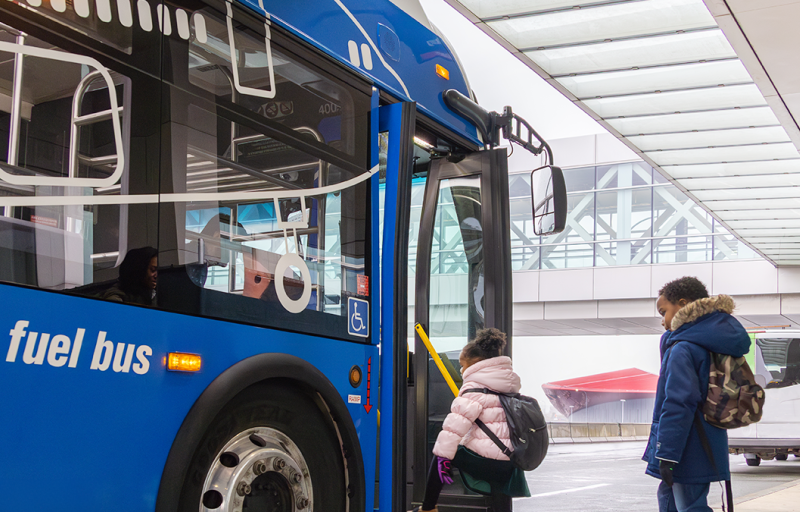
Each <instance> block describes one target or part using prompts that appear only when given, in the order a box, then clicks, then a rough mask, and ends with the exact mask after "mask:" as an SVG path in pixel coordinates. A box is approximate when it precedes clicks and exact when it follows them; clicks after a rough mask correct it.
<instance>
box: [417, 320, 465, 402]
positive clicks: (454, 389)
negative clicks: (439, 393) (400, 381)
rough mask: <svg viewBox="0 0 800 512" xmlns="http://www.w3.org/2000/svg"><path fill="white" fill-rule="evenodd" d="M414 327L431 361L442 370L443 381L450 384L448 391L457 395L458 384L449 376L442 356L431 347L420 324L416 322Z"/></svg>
mask: <svg viewBox="0 0 800 512" xmlns="http://www.w3.org/2000/svg"><path fill="white" fill-rule="evenodd" d="M414 329H415V330H416V331H417V334H419V338H420V339H421V340H422V343H424V344H425V348H427V349H428V353H429V354H430V355H431V357H432V358H433V361H434V362H435V363H436V367H437V368H439V371H440V372H442V377H444V380H445V382H447V385H448V386H450V391H452V392H453V395H455V396H458V386H456V383H455V381H454V380H453V377H451V376H450V372H448V371H447V369H446V368H445V367H444V363H443V362H442V358H441V357H439V354H437V353H436V351H435V350H434V349H433V344H432V343H431V340H430V339H429V338H428V335H427V334H425V329H423V328H422V324H420V323H419V322H417V323H416V324H415V325H414Z"/></svg>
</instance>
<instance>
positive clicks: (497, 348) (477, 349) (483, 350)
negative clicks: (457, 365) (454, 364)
mask: <svg viewBox="0 0 800 512" xmlns="http://www.w3.org/2000/svg"><path fill="white" fill-rule="evenodd" d="M505 346H506V334H505V333H504V332H502V331H501V330H499V329H495V328H494V327H492V328H490V329H481V330H480V331H478V334H476V335H475V338H474V339H472V341H470V342H469V343H467V344H466V345H465V346H464V357H466V358H467V359H479V360H484V359H489V358H490V357H497V356H501V355H503V347H505Z"/></svg>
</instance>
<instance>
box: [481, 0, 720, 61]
mask: <svg viewBox="0 0 800 512" xmlns="http://www.w3.org/2000/svg"><path fill="white" fill-rule="evenodd" d="M488 25H489V26H490V27H491V28H493V29H494V30H495V31H497V33H498V34H500V35H501V36H503V37H504V38H505V39H506V40H507V41H509V42H510V43H511V44H513V45H514V46H516V47H517V48H521V49H540V48H546V47H548V46H557V45H566V44H575V43H582V42H587V41H604V40H607V39H611V40H614V39H619V38H628V37H637V36H645V35H651V34H659V33H665V32H674V31H677V30H692V29H698V28H706V27H715V26H716V25H717V24H716V22H715V21H714V17H713V16H711V13H709V12H708V9H707V8H706V6H705V4H703V2H702V1H700V0H644V1H641V2H624V3H619V4H610V5H607V6H604V7H602V8H594V9H573V10H569V11H560V12H555V13H552V14H546V15H537V16H522V17H515V18H511V19H502V20H499V21H490V22H488Z"/></svg>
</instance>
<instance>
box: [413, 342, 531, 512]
mask: <svg viewBox="0 0 800 512" xmlns="http://www.w3.org/2000/svg"><path fill="white" fill-rule="evenodd" d="M505 345H506V335H505V334H504V333H502V332H501V331H499V330H497V329H483V330H481V331H478V334H477V336H476V337H475V339H473V340H472V341H470V342H469V343H467V345H466V346H465V347H464V348H463V349H462V350H461V355H460V356H459V358H458V361H459V363H461V375H462V376H463V378H464V383H463V384H462V385H461V390H460V392H459V394H458V396H457V397H456V398H455V400H453V404H452V405H451V406H450V411H451V412H450V414H448V415H447V418H446V419H445V420H444V424H443V425H442V431H441V432H440V433H439V437H438V438H437V439H436V444H435V445H434V447H433V454H434V458H433V461H432V464H431V468H430V471H429V473H428V484H427V487H426V489H425V499H424V500H423V502H422V507H421V509H422V511H424V512H428V511H431V510H436V502H437V501H438V498H439V493H440V492H441V490H442V486H443V485H444V484H445V483H448V484H449V483H452V481H453V478H452V470H451V461H453V459H456V460H455V463H454V465H455V466H456V467H459V468H461V470H462V472H463V471H464V470H463V468H462V467H461V466H460V464H459V461H460V460H466V459H470V463H472V464H475V463H476V461H477V463H478V464H481V463H482V461H484V462H483V463H484V464H486V465H489V466H491V467H492V473H493V474H498V475H503V476H501V477H500V478H503V479H506V478H508V479H511V478H512V476H511V475H512V473H513V472H514V471H517V472H519V473H521V472H520V471H519V470H515V469H514V466H513V464H512V463H511V461H510V460H509V458H508V457H507V456H506V455H505V454H504V453H503V452H502V451H501V450H500V448H498V446H497V445H496V444H495V443H494V441H492V440H491V439H490V438H489V436H487V435H486V433H485V432H484V431H483V430H481V429H480V428H479V427H478V426H477V425H476V424H475V420H476V419H480V420H481V421H483V423H485V424H486V426H487V427H488V428H489V429H490V430H491V431H492V432H493V433H494V434H495V435H496V436H497V437H498V438H500V440H501V441H502V442H503V444H505V445H506V446H508V447H509V448H510V449H512V450H513V447H512V445H511V440H510V434H509V429H508V423H507V422H506V415H505V412H503V407H502V406H501V405H500V398H499V397H498V396H497V395H493V394H484V393H465V391H466V390H468V389H475V388H477V389H482V388H489V389H491V390H493V391H498V392H501V393H518V392H519V389H520V381H519V376H518V375H517V374H516V373H514V370H513V369H512V367H511V358H510V357H508V356H504V355H502V351H503V347H505ZM456 454H458V457H456ZM515 476H517V477H519V475H518V474H517V475H515ZM522 478H523V483H522V485H525V484H524V475H523V476H522ZM492 489H493V491H494V489H495V486H494V485H493V486H492ZM525 491H526V492H527V486H525ZM494 494H496V493H495V492H493V495H494ZM498 494H499V493H498ZM495 502H496V505H495V510H497V512H503V511H504V510H509V511H510V510H511V499H510V498H509V497H508V496H495Z"/></svg>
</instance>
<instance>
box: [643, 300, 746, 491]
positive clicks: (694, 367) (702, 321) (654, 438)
mask: <svg viewBox="0 0 800 512" xmlns="http://www.w3.org/2000/svg"><path fill="white" fill-rule="evenodd" d="M733 305H734V304H733V299H731V298H730V297H728V296H727V295H719V296H717V297H709V298H706V299H700V300H697V301H694V302H691V303H689V304H687V305H686V306H684V307H683V308H681V309H680V311H678V313H677V314H676V315H675V318H674V319H673V322H672V331H667V332H665V333H664V335H663V336H662V337H661V371H660V374H659V376H658V387H657V390H656V402H655V408H654V410H653V424H652V426H651V427H650V440H649V441H648V443H647V448H646V449H645V453H644V456H643V457H642V459H643V460H645V461H647V474H648V475H651V476H654V477H656V478H661V473H660V471H659V459H662V460H668V461H672V462H677V465H676V466H674V468H675V469H674V472H673V477H674V480H675V482H678V483H681V484H700V483H707V482H715V481H718V480H729V479H730V468H729V466H728V433H727V431H725V430H724V429H721V428H717V427H714V426H711V425H709V424H708V423H707V422H706V420H705V419H704V418H703V417H702V414H701V413H699V412H698V408H699V407H700V406H701V405H702V404H703V403H704V402H705V400H706V395H707V393H708V372H709V367H710V364H711V356H710V355H709V351H711V352H716V353H720V354H731V355H733V356H736V357H741V356H743V355H744V354H746V353H747V352H749V350H750V337H749V336H748V334H747V331H745V329H744V327H742V324H740V323H739V321H738V320H736V319H735V318H733V316H731V314H730V313H732V312H733ZM695 415H697V417H699V418H700V421H701V424H702V426H703V429H704V430H705V433H706V437H707V438H708V441H709V444H710V446H711V451H712V453H713V455H714V464H712V463H711V460H710V459H709V457H708V455H707V454H706V452H705V450H704V449H703V445H702V444H701V442H700V436H699V434H698V432H697V428H696V427H695Z"/></svg>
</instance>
